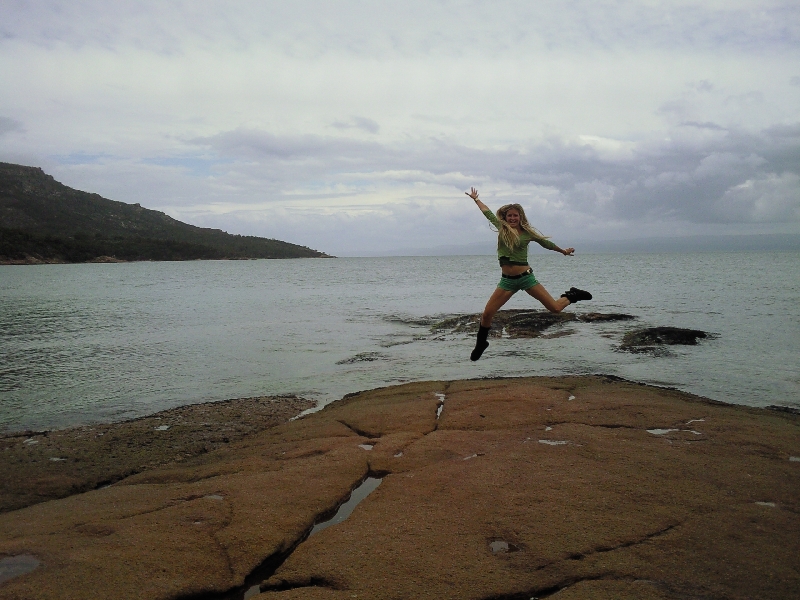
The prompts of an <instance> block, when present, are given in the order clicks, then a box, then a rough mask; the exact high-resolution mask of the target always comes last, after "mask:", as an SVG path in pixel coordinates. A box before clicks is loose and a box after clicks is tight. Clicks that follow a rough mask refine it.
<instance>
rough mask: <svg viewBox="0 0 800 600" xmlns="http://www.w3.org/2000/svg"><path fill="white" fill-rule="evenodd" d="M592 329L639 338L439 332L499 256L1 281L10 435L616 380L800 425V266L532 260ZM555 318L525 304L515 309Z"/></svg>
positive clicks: (85, 273)
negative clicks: (446, 382)
mask: <svg viewBox="0 0 800 600" xmlns="http://www.w3.org/2000/svg"><path fill="white" fill-rule="evenodd" d="M531 264H532V265H533V266H534V272H535V273H536V275H537V277H538V279H539V280H540V281H541V282H542V283H543V284H544V285H545V287H547V289H548V290H549V291H550V292H551V293H552V294H553V295H554V296H558V295H560V294H561V293H562V292H563V291H564V290H566V289H567V288H569V287H570V286H571V285H574V286H577V287H581V288H585V289H588V290H590V291H591V292H592V293H593V294H594V297H595V299H594V300H593V301H591V302H585V303H580V304H577V305H575V306H572V307H570V308H568V309H567V310H568V311H576V312H626V313H630V314H633V315H636V316H637V317H638V318H637V320H636V321H629V322H618V323H607V324H589V323H576V324H569V325H566V326H565V327H566V328H567V329H568V330H569V331H571V332H573V333H572V335H567V336H563V337H556V338H551V339H541V338H539V339H527V340H511V339H501V340H494V341H492V345H491V346H490V347H489V349H488V350H487V351H486V354H485V355H484V358H483V359H481V360H480V361H478V362H477V363H472V362H470V360H469V352H470V350H471V348H472V346H473V340H472V338H471V337H467V336H464V335H434V334H432V333H431V331H430V326H429V324H428V323H429V320H427V319H428V318H429V317H435V316H437V315H450V314H456V313H477V312H480V311H481V310H482V309H483V305H484V304H485V302H486V300H487V299H488V297H489V294H490V293H491V292H492V290H493V289H494V287H495V284H496V283H497V280H498V278H499V268H498V267H497V265H496V260H495V259H494V257H491V256H460V257H410V258H341V259H335V260H321V259H320V260H275V261H270V260H257V261H219V262H217V261H203V262H199V261H198V262H172V263H169V262H167V263H150V262H146V263H123V264H83V265H43V266H0V431H3V430H5V431H9V430H20V429H42V428H53V427H63V426H69V425H74V424H78V423H87V422H97V421H114V420H122V419H127V418H131V417H136V416H140V415H144V414H148V413H153V412H156V411H159V410H162V409H165V408H171V407H175V406H179V405H183V404H191V403H196V402H202V401H208V400H221V399H226V398H237V397H247V396H258V395H273V394H298V395H302V396H306V397H310V398H313V399H316V400H318V401H320V402H322V403H327V402H330V401H332V400H336V399H338V398H341V397H342V396H343V395H344V394H346V393H349V392H355V391H358V390H363V389H369V388H373V387H378V386H383V385H388V384H395V383H401V382H407V381H419V380H427V379H460V378H474V377H485V376H521V375H560V374H588V373H604V374H613V375H618V376H620V377H624V378H627V379H633V380H637V381H643V382H647V383H652V384H657V385H664V386H674V387H677V388H679V389H682V390H686V391H689V392H692V393H695V394H699V395H702V396H706V397H709V398H713V399H715V400H721V401H723V402H731V403H736V404H748V405H753V406H765V405H770V404H778V405H784V406H793V407H800V254H798V253H791V252H786V253H768V252H763V253H749V252H741V253H696V254H691V253H686V254H605V255H603V254H593V255H583V256H581V255H579V256H576V257H574V258H566V257H562V256H558V255H555V254H553V253H547V254H539V253H536V254H535V255H534V256H532V262H531ZM528 307H532V308H541V306H540V305H538V303H536V302H535V301H534V300H533V299H531V298H530V297H529V296H527V294H524V293H520V294H517V295H516V296H515V297H514V299H512V301H511V302H510V303H509V304H508V305H507V308H528ZM657 325H668V326H676V327H688V328H694V329H702V330H705V331H709V332H712V333H714V334H716V337H715V338H714V339H710V340H706V341H701V342H700V344H699V345H698V346H685V347H684V346H677V347H672V352H671V355H670V356H661V357H659V356H651V355H647V354H630V353H625V352H620V351H618V350H617V346H618V344H619V341H620V339H621V338H622V335H623V334H624V333H625V332H626V331H630V330H631V329H636V328H639V327H646V326H657Z"/></svg>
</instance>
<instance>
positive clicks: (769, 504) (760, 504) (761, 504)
mask: <svg viewBox="0 0 800 600" xmlns="http://www.w3.org/2000/svg"><path fill="white" fill-rule="evenodd" d="M756 504H758V505H759V506H769V507H770V508H775V507H776V506H778V505H777V504H775V503H774V502H756Z"/></svg>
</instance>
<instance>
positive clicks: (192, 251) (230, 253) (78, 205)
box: [0, 163, 328, 264]
mask: <svg viewBox="0 0 800 600" xmlns="http://www.w3.org/2000/svg"><path fill="white" fill-rule="evenodd" d="M327 257H328V255H327V254H325V253H323V252H318V251H316V250H312V249H311V248H307V247H305V246H299V245H297V244H291V243H288V242H283V241H280V240H274V239H268V238H261V237H255V236H243V235H232V234H229V233H226V232H224V231H221V230H219V229H209V228H203V227H196V226H194V225H189V224H188V223H183V222H181V221H178V220H176V219H173V218H172V217H170V216H168V215H166V214H164V213H163V212H159V211H156V210H150V209H147V208H143V207H142V206H140V205H139V204H126V203H125V202H117V201H114V200H109V199H107V198H103V197H102V196H99V195H98V194H92V193H88V192H82V191H79V190H75V189H72V188H70V187H67V186H65V185H63V184H61V183H59V182H58V181H56V180H55V179H53V177H52V176H50V175H47V174H46V173H45V172H44V171H42V169H40V168H36V167H26V166H22V165H14V164H10V163H0V264H34V263H76V262H114V261H133V260H197V259H247V258H327Z"/></svg>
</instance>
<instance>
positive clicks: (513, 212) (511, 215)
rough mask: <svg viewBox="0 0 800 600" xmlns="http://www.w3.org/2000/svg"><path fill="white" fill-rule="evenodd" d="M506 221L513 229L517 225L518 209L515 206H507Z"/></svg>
mask: <svg viewBox="0 0 800 600" xmlns="http://www.w3.org/2000/svg"><path fill="white" fill-rule="evenodd" d="M506 223H508V224H509V225H511V226H512V227H513V228H515V229H516V228H517V227H519V211H518V210H517V209H516V208H509V209H508V210H507V211H506Z"/></svg>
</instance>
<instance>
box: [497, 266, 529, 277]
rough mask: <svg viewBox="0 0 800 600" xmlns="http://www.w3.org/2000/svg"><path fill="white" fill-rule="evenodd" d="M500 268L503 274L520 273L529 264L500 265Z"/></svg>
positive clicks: (524, 270) (523, 271)
mask: <svg viewBox="0 0 800 600" xmlns="http://www.w3.org/2000/svg"><path fill="white" fill-rule="evenodd" d="M500 268H501V269H502V271H503V275H522V274H523V273H525V272H526V271H527V270H528V269H530V266H528V265H501V266H500Z"/></svg>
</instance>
